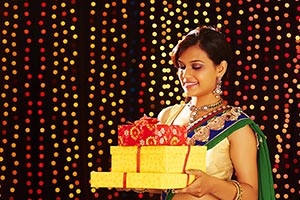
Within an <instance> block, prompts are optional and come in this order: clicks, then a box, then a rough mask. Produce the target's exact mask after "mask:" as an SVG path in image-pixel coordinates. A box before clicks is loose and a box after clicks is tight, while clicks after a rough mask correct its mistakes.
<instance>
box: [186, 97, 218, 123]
mask: <svg viewBox="0 0 300 200" xmlns="http://www.w3.org/2000/svg"><path fill="white" fill-rule="evenodd" d="M222 103H223V100H222V99H220V100H219V101H217V102H216V103H212V104H208V105H204V106H201V107H196V106H195V105H192V104H191V102H189V103H188V104H187V106H188V107H189V108H190V110H191V111H192V112H191V114H190V118H189V123H190V124H191V123H193V122H194V121H195V120H196V119H195V118H196V117H197V115H198V113H199V111H205V112H206V111H208V110H209V109H213V108H216V107H218V106H220V105H221V104H222Z"/></svg>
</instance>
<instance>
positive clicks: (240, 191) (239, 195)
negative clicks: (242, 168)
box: [230, 180, 243, 200]
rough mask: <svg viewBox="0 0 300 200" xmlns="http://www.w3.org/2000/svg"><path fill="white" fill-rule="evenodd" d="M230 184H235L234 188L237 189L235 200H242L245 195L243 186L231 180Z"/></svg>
mask: <svg viewBox="0 0 300 200" xmlns="http://www.w3.org/2000/svg"><path fill="white" fill-rule="evenodd" d="M230 182H231V183H233V185H234V187H235V188H236V195H235V198H234V200H241V199H242V195H243V189H242V187H241V184H240V183H239V182H238V181H236V180H231V181H230Z"/></svg>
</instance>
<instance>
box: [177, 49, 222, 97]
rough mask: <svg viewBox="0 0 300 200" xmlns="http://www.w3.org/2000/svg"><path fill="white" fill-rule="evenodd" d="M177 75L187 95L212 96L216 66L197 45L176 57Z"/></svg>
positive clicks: (216, 73) (216, 74)
mask: <svg viewBox="0 0 300 200" xmlns="http://www.w3.org/2000/svg"><path fill="white" fill-rule="evenodd" d="M178 67H179V69H178V76H179V79H180V82H181V85H182V87H183V89H184V90H185V92H186V95H187V96H189V97H213V96H214V95H213V93H212V91H213V90H214V89H215V87H216V79H217V76H218V72H217V69H218V68H217V66H215V64H214V63H213V61H212V60H211V59H209V57H208V55H207V54H206V52H205V51H203V50H202V49H201V48H200V47H199V46H198V45H194V46H191V47H189V48H187V49H186V50H185V51H184V52H182V53H181V55H180V57H179V58H178Z"/></svg>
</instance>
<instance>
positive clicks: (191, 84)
mask: <svg viewBox="0 0 300 200" xmlns="http://www.w3.org/2000/svg"><path fill="white" fill-rule="evenodd" d="M196 85H198V82H186V83H184V87H185V88H190V87H193V86H196Z"/></svg>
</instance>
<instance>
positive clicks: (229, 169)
mask: <svg viewBox="0 0 300 200" xmlns="http://www.w3.org/2000/svg"><path fill="white" fill-rule="evenodd" d="M183 108H184V104H176V105H174V106H172V108H171V110H170V112H169V114H168V116H167V117H166V118H165V119H166V120H165V121H161V122H160V123H163V124H168V125H171V124H172V123H173V121H174V120H175V119H176V117H177V116H178V115H179V113H180V112H181V111H182V109H183ZM162 120H163V119H162ZM229 145H230V144H229V141H228V138H225V139H224V140H223V141H221V142H219V143H218V144H217V145H216V146H214V147H213V148H211V149H209V150H207V154H206V173H207V174H209V175H211V176H214V177H217V178H220V179H223V180H230V179H231V176H232V173H233V165H232V162H231V159H230V152H229Z"/></svg>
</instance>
